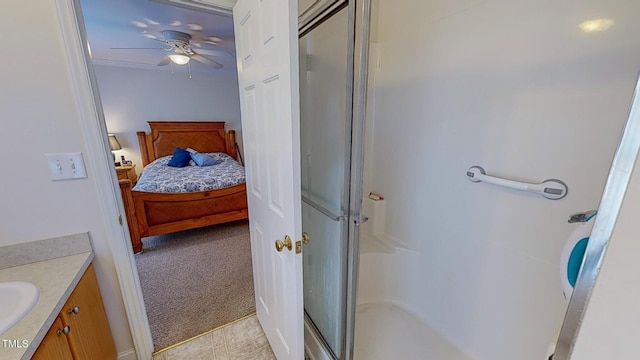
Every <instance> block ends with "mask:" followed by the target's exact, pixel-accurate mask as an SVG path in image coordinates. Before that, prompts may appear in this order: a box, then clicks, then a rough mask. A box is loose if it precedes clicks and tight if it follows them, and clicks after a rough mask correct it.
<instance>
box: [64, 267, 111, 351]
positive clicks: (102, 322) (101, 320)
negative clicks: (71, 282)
mask: <svg viewBox="0 0 640 360" xmlns="http://www.w3.org/2000/svg"><path fill="white" fill-rule="evenodd" d="M60 318H61V319H62V321H63V323H64V324H65V325H69V326H70V327H71V331H70V332H69V335H68V336H67V337H68V339H69V346H70V347H71V352H72V353H73V357H74V358H75V359H105V360H106V359H115V358H116V348H115V345H114V344H113V337H112V336H111V329H110V328H109V322H108V320H107V315H106V314H105V312H104V305H103V303H102V297H101V296H100V289H99V288H98V282H97V280H96V275H95V272H94V270H93V264H91V265H89V268H88V269H87V271H86V272H85V273H84V275H83V276H82V279H80V282H79V283H78V286H76V289H75V290H74V291H73V293H72V294H71V296H70V297H69V300H68V301H67V303H66V304H65V307H64V308H63V309H62V311H61V312H60Z"/></svg>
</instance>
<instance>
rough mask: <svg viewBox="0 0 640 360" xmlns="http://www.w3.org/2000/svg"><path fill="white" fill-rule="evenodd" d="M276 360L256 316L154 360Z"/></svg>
mask: <svg viewBox="0 0 640 360" xmlns="http://www.w3.org/2000/svg"><path fill="white" fill-rule="evenodd" d="M182 359H188V360H275V359H276V357H275V355H274V354H273V351H271V347H270V346H269V343H268V342H267V338H266V337H265V335H264V332H263V331H262V327H261V326H260V323H259V322H258V318H256V316H255V315H253V316H250V317H247V318H245V319H242V320H240V321H238V322H235V323H231V324H229V325H226V326H224V327H222V328H220V329H217V330H215V331H213V332H210V333H207V334H204V335H200V336H198V337H197V338H195V339H192V340H190V341H188V342H186V343H184V344H181V345H178V346H176V347H174V348H171V349H169V350H166V351H162V352H160V353H158V354H156V355H154V356H153V360H182Z"/></svg>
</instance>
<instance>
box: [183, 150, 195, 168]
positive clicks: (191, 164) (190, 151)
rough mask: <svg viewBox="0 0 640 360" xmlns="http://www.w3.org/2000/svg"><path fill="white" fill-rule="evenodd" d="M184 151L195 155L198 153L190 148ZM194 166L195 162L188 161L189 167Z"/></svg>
mask: <svg viewBox="0 0 640 360" xmlns="http://www.w3.org/2000/svg"><path fill="white" fill-rule="evenodd" d="M185 150H186V151H188V152H189V154H197V153H198V151H196V150H193V149H192V148H186V149H185ZM195 165H196V162H195V161H193V159H191V161H189V166H195Z"/></svg>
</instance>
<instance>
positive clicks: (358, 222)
mask: <svg viewBox="0 0 640 360" xmlns="http://www.w3.org/2000/svg"><path fill="white" fill-rule="evenodd" d="M367 221H369V218H368V217H366V216H364V215H360V216H354V217H353V223H354V224H356V226H360V225H361V224H364V223H366V222H367Z"/></svg>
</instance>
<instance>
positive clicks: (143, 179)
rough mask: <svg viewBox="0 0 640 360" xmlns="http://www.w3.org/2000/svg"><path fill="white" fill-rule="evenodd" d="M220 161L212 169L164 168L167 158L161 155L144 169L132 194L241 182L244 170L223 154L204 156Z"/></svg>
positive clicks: (223, 185) (218, 187) (199, 189)
mask: <svg viewBox="0 0 640 360" xmlns="http://www.w3.org/2000/svg"><path fill="white" fill-rule="evenodd" d="M207 155H210V156H212V157H213V158H215V159H217V160H219V161H220V163H219V164H217V165H213V166H205V167H200V166H197V165H189V166H185V167H181V168H177V167H171V166H168V165H167V163H168V162H169V160H171V156H164V157H161V158H158V159H156V160H154V161H153V162H151V163H150V164H149V165H147V166H145V168H144V169H143V170H142V174H140V179H139V180H138V183H137V184H136V185H135V186H134V187H133V190H135V191H146V192H164V193H184V192H196V191H207V190H215V189H222V188H225V187H229V186H234V185H238V184H242V183H244V182H245V181H246V180H245V174H244V167H243V166H242V165H240V163H238V162H237V161H236V160H234V159H233V158H232V157H231V156H229V155H227V154H225V153H207Z"/></svg>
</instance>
